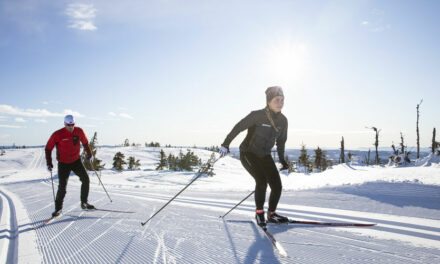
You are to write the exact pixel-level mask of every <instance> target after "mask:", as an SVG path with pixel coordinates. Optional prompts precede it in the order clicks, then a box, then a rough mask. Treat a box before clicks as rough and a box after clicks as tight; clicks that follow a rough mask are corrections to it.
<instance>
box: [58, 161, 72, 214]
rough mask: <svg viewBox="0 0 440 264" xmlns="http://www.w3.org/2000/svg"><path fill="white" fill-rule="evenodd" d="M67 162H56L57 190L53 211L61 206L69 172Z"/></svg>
mask: <svg viewBox="0 0 440 264" xmlns="http://www.w3.org/2000/svg"><path fill="white" fill-rule="evenodd" d="M70 171H71V169H70V166H69V164H66V163H62V162H58V191H57V197H56V199H55V211H58V210H61V209H62V208H63V201H64V196H66V187H67V182H68V180H69V174H70Z"/></svg>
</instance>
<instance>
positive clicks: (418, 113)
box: [416, 99, 423, 159]
mask: <svg viewBox="0 0 440 264" xmlns="http://www.w3.org/2000/svg"><path fill="white" fill-rule="evenodd" d="M422 102H423V99H422V100H420V103H419V104H418V105H417V107H416V108H417V159H418V158H420V134H419V116H420V112H419V108H420V105H421V104H422Z"/></svg>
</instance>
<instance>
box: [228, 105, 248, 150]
mask: <svg viewBox="0 0 440 264" xmlns="http://www.w3.org/2000/svg"><path fill="white" fill-rule="evenodd" d="M254 124H255V112H251V113H250V114H249V115H247V116H246V117H245V118H243V119H242V120H240V122H238V123H237V124H236V125H235V126H234V128H233V129H232V130H231V132H229V134H228V135H227V136H226V138H225V141H223V144H222V146H223V147H226V148H228V149H229V144H231V142H232V140H234V138H235V137H236V136H237V135H238V134H240V132H242V131H243V130H245V129H248V128H249V127H251V126H253V125H254Z"/></svg>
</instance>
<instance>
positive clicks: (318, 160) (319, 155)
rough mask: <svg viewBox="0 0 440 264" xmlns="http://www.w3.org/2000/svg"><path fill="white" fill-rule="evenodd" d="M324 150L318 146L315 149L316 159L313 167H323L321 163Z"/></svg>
mask: <svg viewBox="0 0 440 264" xmlns="http://www.w3.org/2000/svg"><path fill="white" fill-rule="evenodd" d="M321 160H322V150H321V149H320V148H319V147H318V148H317V149H315V161H314V163H313V167H315V168H316V169H321V163H322V161H321Z"/></svg>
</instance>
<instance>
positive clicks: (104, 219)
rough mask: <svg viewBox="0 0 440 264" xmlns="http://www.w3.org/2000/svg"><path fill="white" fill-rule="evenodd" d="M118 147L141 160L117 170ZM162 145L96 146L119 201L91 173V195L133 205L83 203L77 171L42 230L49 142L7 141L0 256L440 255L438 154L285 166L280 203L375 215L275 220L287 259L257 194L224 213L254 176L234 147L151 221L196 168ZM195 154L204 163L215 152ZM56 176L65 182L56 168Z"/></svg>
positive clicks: (366, 259) (267, 259)
mask: <svg viewBox="0 0 440 264" xmlns="http://www.w3.org/2000/svg"><path fill="white" fill-rule="evenodd" d="M117 151H121V152H122V153H123V154H124V155H125V156H126V157H128V156H134V157H136V159H139V160H140V162H141V169H140V170H136V171H124V172H122V173H119V172H116V171H114V170H112V169H111V164H112V162H113V161H112V158H113V156H114V154H115V153H116V152H117ZM159 151H160V148H145V147H125V148H122V147H120V148H119V147H103V148H100V149H99V150H98V155H97V156H98V158H100V159H102V160H103V162H104V163H105V164H106V166H105V169H104V170H103V171H102V174H101V177H102V181H103V182H104V185H105V187H106V189H107V190H108V192H109V194H110V196H111V198H112V200H113V202H112V203H111V202H110V201H109V199H108V198H107V196H106V194H105V192H104V190H103V188H102V187H101V186H100V185H99V184H98V183H99V182H98V179H97V177H96V176H95V175H94V174H93V173H92V172H90V173H89V175H90V179H91V188H90V195H89V202H90V203H92V204H94V205H95V206H96V207H98V208H103V209H114V210H124V211H133V212H135V213H131V214H126V213H117V212H105V211H82V210H81V209H80V206H79V196H80V181H79V179H78V177H76V176H71V178H70V180H69V184H68V187H67V195H66V199H65V201H64V209H63V215H62V216H61V217H60V218H58V219H57V220H55V221H54V222H52V223H49V224H48V225H46V226H44V227H42V228H39V229H36V230H34V227H36V226H38V225H40V224H41V223H42V222H43V221H45V220H46V219H47V218H49V217H50V214H51V212H52V211H53V209H54V205H53V194H52V185H51V179H50V174H49V172H47V170H46V168H45V159H44V149H42V148H35V149H20V150H8V151H7V152H6V155H4V156H0V217H1V218H0V263H41V262H43V263H338V264H339V263H372V262H378V263H440V166H439V164H438V160H437V161H436V160H433V159H431V160H430V161H420V162H419V164H418V165H420V166H417V167H414V166H413V167H400V168H395V167H363V166H355V165H350V164H344V165H338V166H335V167H333V168H332V169H330V170H327V171H325V172H323V173H315V174H309V175H304V174H301V173H293V174H290V175H287V174H286V173H283V174H282V181H283V194H282V197H281V201H280V204H279V207H278V212H279V213H281V214H284V215H287V216H289V217H290V218H293V219H298V220H311V221H331V222H361V223H377V225H376V226H374V227H363V228H360V227H324V226H311V225H299V224H297V225H278V226H274V225H270V226H269V228H268V229H269V231H270V232H271V233H272V234H273V235H274V236H275V238H276V239H277V240H278V241H279V242H280V243H281V244H282V245H283V247H284V249H285V250H286V252H287V254H288V256H287V257H283V256H281V255H280V254H279V253H278V252H277V251H276V250H274V249H273V247H272V245H271V243H270V242H269V240H267V239H266V238H265V236H264V234H263V233H262V232H261V230H259V229H258V228H257V227H256V226H255V225H254V224H253V223H251V222H249V220H251V219H252V218H253V216H254V202H253V198H249V199H248V200H247V201H245V202H244V203H243V204H242V205H241V206H240V207H238V208H237V209H235V210H234V211H233V212H232V213H230V214H229V215H228V216H227V218H226V220H225V221H223V220H221V219H220V218H219V216H220V215H223V214H224V213H225V212H227V211H228V210H229V209H230V208H231V207H232V206H234V204H236V203H237V202H239V201H240V200H241V199H243V198H244V197H245V196H246V195H247V194H249V193H250V192H251V191H252V189H253V186H254V182H253V179H252V178H251V177H250V176H249V175H248V174H247V172H246V171H245V170H244V169H243V167H242V166H241V164H240V161H239V160H236V159H233V158H231V157H225V158H222V159H220V160H219V161H218V162H217V163H216V164H215V173H216V175H215V176H213V177H208V176H203V177H201V178H199V179H198V180H197V181H196V182H194V184H193V185H191V186H190V187H189V188H188V189H187V190H186V191H185V192H184V193H183V194H182V195H181V196H179V197H178V198H177V199H176V200H175V201H173V202H172V203H171V204H170V205H169V206H168V207H166V208H165V209H164V210H163V211H162V212H160V213H159V214H158V215H157V216H156V217H155V218H153V219H152V220H151V221H150V222H148V224H147V225H145V226H141V224H140V223H141V222H143V221H145V220H147V219H148V218H149V217H150V216H151V215H153V214H154V213H155V212H156V211H157V210H158V209H159V208H160V207H161V206H162V205H163V204H165V203H166V202H167V201H168V199H170V198H171V197H173V196H174V195H175V194H176V193H177V192H178V191H179V190H180V189H182V188H183V187H184V186H185V185H186V184H187V183H188V182H190V181H191V179H193V178H194V176H195V175H196V173H195V172H172V171H156V170H154V169H155V167H156V165H157V163H158V160H159ZM183 151H184V152H186V149H183ZM165 152H166V153H167V154H168V153H171V152H172V153H174V154H177V153H178V152H179V149H172V148H169V149H165ZM194 152H195V154H197V155H198V156H199V157H201V158H202V160H204V161H206V160H207V159H208V158H209V156H210V155H211V152H209V151H205V150H197V149H196V150H194ZM432 161H434V162H432ZM54 179H55V184H57V182H58V180H57V175H56V167H55V173H54Z"/></svg>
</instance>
